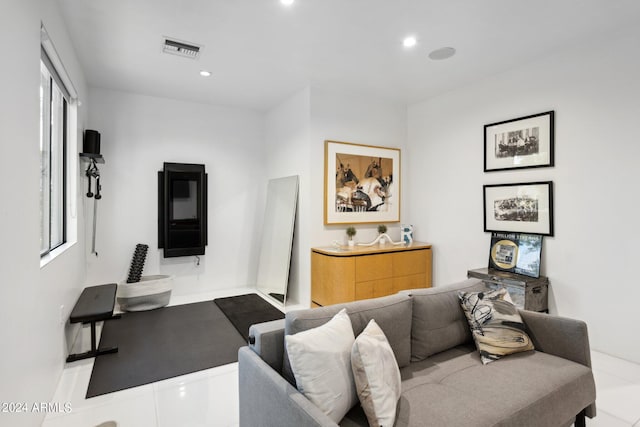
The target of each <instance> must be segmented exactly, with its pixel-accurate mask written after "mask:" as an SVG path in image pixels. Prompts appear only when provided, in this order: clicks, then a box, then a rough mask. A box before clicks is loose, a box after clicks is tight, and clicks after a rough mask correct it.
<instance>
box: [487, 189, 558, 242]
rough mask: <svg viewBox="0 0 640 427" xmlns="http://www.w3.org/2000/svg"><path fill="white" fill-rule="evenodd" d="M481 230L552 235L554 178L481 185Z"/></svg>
mask: <svg viewBox="0 0 640 427" xmlns="http://www.w3.org/2000/svg"><path fill="white" fill-rule="evenodd" d="M483 190H484V194H483V200H484V231H510V232H517V233H529V234H540V235H544V236H553V182H552V181H544V182H528V183H518V184H494V185H485V186H484V187H483Z"/></svg>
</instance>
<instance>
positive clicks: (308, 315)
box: [282, 294, 413, 385]
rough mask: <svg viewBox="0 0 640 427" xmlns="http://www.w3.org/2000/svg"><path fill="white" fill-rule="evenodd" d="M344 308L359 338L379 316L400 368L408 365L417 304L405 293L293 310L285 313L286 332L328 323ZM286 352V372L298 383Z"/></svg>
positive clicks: (292, 332) (288, 378)
mask: <svg viewBox="0 0 640 427" xmlns="http://www.w3.org/2000/svg"><path fill="white" fill-rule="evenodd" d="M342 308H346V309H347V313H348V314H349V317H350V318H351V325H352V327H353V333H354V335H355V336H356V337H357V336H358V335H360V333H361V332H362V331H363V330H364V328H365V327H366V326H367V324H368V323H369V320H371V319H375V320H376V323H377V324H378V326H380V328H381V329H382V331H383V332H384V334H385V336H386V337H387V340H388V341H389V344H390V345H391V349H392V350H393V353H394V355H395V357H396V361H397V362H398V366H399V367H403V366H407V365H408V364H409V362H410V358H411V312H412V309H413V303H412V301H411V298H410V297H409V296H407V295H404V294H396V295H390V296H386V297H382V298H373V299H368V300H363V301H355V302H350V303H346V304H336V305H332V306H328V307H320V308H313V309H307V310H296V311H290V312H288V313H287V314H286V315H285V326H284V333H285V335H290V334H296V333H298V332H302V331H306V330H308V329H311V328H315V327H318V326H320V325H323V324H325V323H327V322H328V321H329V320H331V318H332V317H333V316H334V315H335V314H336V313H338V312H339V311H340V310H342ZM284 351H285V353H284V356H283V358H282V375H283V376H284V377H285V378H286V379H287V381H289V382H290V383H291V384H294V385H295V380H294V377H293V372H292V371H291V365H290V364H289V356H288V354H287V353H286V348H285V350H284Z"/></svg>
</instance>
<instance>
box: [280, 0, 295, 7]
mask: <svg viewBox="0 0 640 427" xmlns="http://www.w3.org/2000/svg"><path fill="white" fill-rule="evenodd" d="M280 3H282V4H283V5H285V6H291V5H292V4H293V0H280Z"/></svg>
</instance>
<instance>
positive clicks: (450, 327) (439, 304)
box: [404, 279, 486, 362]
mask: <svg viewBox="0 0 640 427" xmlns="http://www.w3.org/2000/svg"><path fill="white" fill-rule="evenodd" d="M485 288H486V286H485V285H484V283H483V282H482V281H481V280H479V279H468V280H465V281H463V282H459V283H454V284H451V285H446V286H436V287H435V288H428V289H414V290H411V291H404V293H407V294H408V295H411V297H412V299H413V320H412V324H411V361H412V362H417V361H420V360H424V359H426V358H427V357H429V356H431V355H432V354H436V353H439V352H441V351H444V350H448V349H450V348H453V347H455V346H457V345H460V344H464V343H467V342H470V341H471V331H470V329H469V324H468V322H467V319H466V317H465V315H464V312H463V311H462V308H460V299H459V298H458V292H459V291H467V292H468V291H479V290H482V289H485Z"/></svg>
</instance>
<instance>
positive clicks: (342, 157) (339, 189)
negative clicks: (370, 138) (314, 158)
mask: <svg viewBox="0 0 640 427" xmlns="http://www.w3.org/2000/svg"><path fill="white" fill-rule="evenodd" d="M324 164H325V169H324V223H325V225H332V224H367V223H382V222H400V149H399V148H390V147H379V146H374V145H362V144H354V143H351V142H339V141H330V140H327V141H325V149H324Z"/></svg>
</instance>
